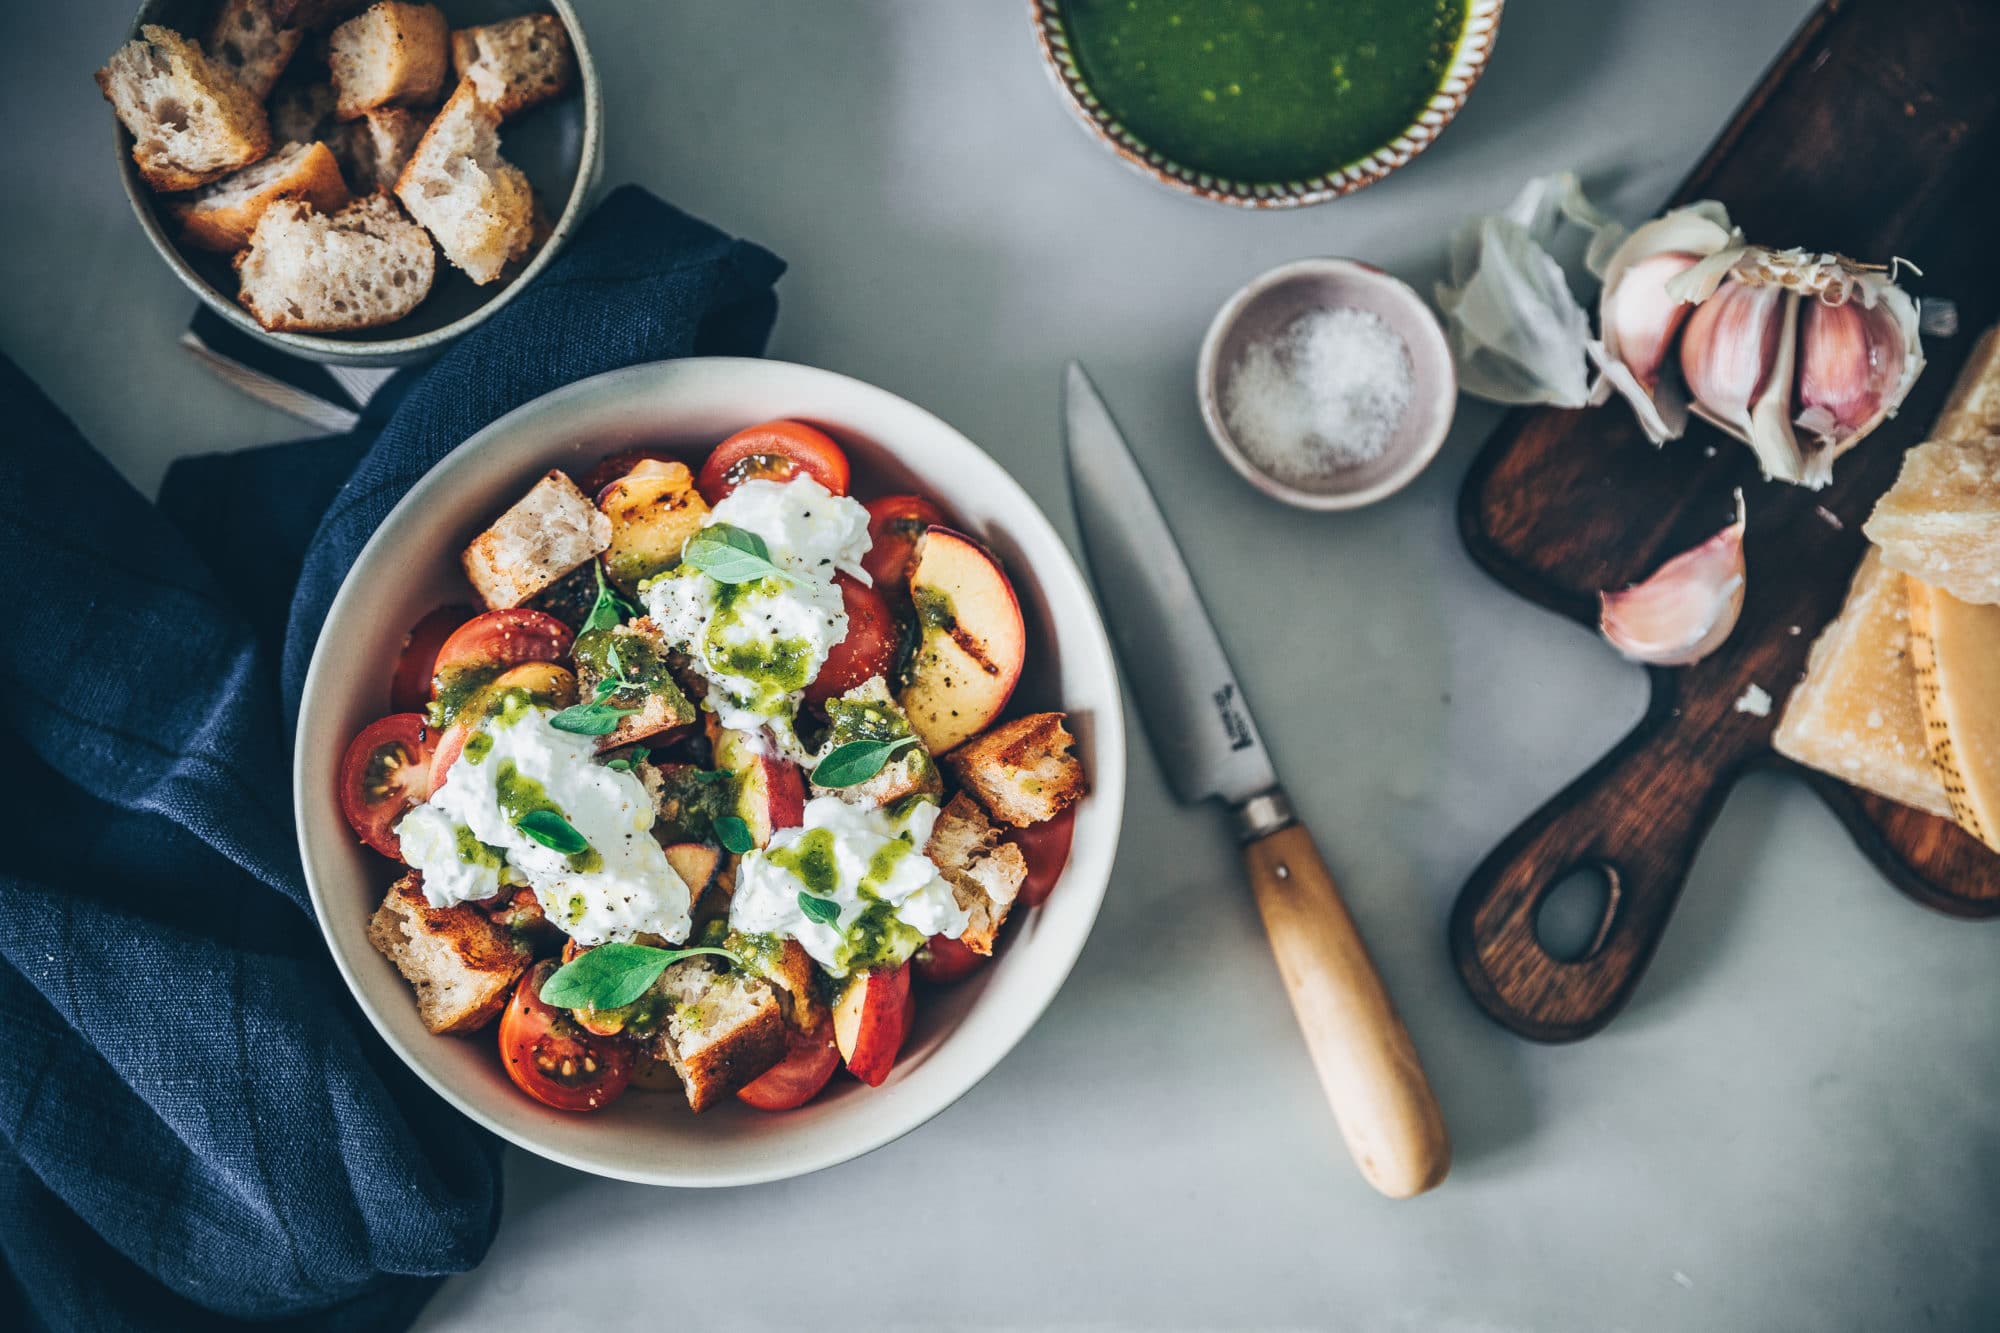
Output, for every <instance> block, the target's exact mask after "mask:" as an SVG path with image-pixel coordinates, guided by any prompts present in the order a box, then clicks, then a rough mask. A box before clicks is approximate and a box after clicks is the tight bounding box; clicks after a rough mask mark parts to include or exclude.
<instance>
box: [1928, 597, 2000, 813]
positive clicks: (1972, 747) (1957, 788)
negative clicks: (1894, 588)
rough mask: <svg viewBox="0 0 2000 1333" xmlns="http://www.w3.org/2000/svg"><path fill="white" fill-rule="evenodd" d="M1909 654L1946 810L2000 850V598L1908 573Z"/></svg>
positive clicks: (1932, 758)
mask: <svg viewBox="0 0 2000 1333" xmlns="http://www.w3.org/2000/svg"><path fill="white" fill-rule="evenodd" d="M1908 583H1909V601H1910V658H1911V662H1912V664H1913V666H1914V667H1915V669H1916V677H1917V698H1918V701H1919V703H1920V705H1921V707H1922V709H1923V714H1924V729H1925V733H1926V735H1927V736H1928V737H1929V740H1930V752H1931V760H1932V762H1933V763H1934V764H1935V765H1936V766H1937V771H1938V775H1939V777H1940V779H1941V780H1942V782H1943V786H1944V794H1945V799H1946V800H1948V801H1949V802H1950V803H1951V816H1952V818H1953V819H1955V820H1957V821H1958V824H1959V826H1960V827H1961V828H1963V829H1964V830H1965V831H1966V832H1967V833H1970V834H1971V835H1972V836H1973V837H1975V838H1978V839H1979V840H1980V841H1981V842H1983V843H1985V844H1986V845H1987V846H1988V847H1991V848H1993V849H1994V850H1995V851H2000V606H1977V605H1974V604H1972V603H1969V602H1961V601H1959V600H1958V599H1957V598H1956V597H1953V596H1952V595H1951V594H1950V593H1948V592H1943V591H1940V590H1939V589H1936V588H1932V587H1930V586H1928V585H1927V584H1924V583H1920V582H1918V581H1917V580H1915V579H1911V580H1908Z"/></svg>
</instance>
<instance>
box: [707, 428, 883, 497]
mask: <svg viewBox="0 0 2000 1333" xmlns="http://www.w3.org/2000/svg"><path fill="white" fill-rule="evenodd" d="M800 473H804V474H805V475H807V476H809V477H812V478H813V479H814V480H816V481H818V482H819V484H820V485H822V486H824V487H826V488H827V489H828V490H829V491H832V492H833V493H834V494H835V495H845V494H847V482H848V466H847V455H846V454H845V453H843V452H842V451H841V448H840V446H839V445H837V444H835V443H834V442H833V437H832V436H831V435H828V434H827V433H826V432H825V431H823V430H820V429H818V428H817V427H814V426H808V425H807V424H806V423H805V422H803V421H767V422H765V423H764V424H763V425H761V426H752V427H750V428H749V429H748V430H739V431H737V432H736V433H735V434H734V435H732V436H730V437H729V438H728V439H726V440H724V441H723V442H722V443H721V444H718V445H716V446H715V449H714V451H713V452H712V453H710V454H709V456H708V461H707V462H705V463H703V464H702V465H701V476H700V477H699V478H698V479H697V480H696V482H695V485H696V487H697V489H699V490H700V491H701V498H702V499H704V500H706V501H708V502H709V503H710V504H715V503H717V502H719V501H720V500H721V499H722V498H723V497H724V496H726V495H728V494H729V493H730V492H731V491H733V490H735V489H736V488H737V487H738V486H741V485H742V484H743V483H744V482H746V481H750V480H753V479H757V480H764V481H790V480H791V479H792V478H793V477H796V476H798V475H799V474H800Z"/></svg>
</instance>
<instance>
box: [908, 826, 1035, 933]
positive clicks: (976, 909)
mask: <svg viewBox="0 0 2000 1333" xmlns="http://www.w3.org/2000/svg"><path fill="white" fill-rule="evenodd" d="M924 855H925V856H927V857H929V858H930V860H931V863H932V864H933V865H935V866H936V867H937V868H938V873H939V874H940V875H943V876H944V879H945V883H947V884H949V885H951V892H952V897H953V898H955V899H956V900H957V902H958V905H959V906H960V907H963V908H964V909H965V910H966V911H968V912H970V913H971V914H972V919H971V920H970V921H969V922H968V923H967V924H966V927H965V933H964V934H962V935H960V936H959V937H958V938H959V939H960V941H961V942H963V943H964V945H965V947H966V948H968V949H970V950H972V951H973V952H974V953H977V954H990V953H992V952H993V942H994V940H995V939H997V938H998V937H999V935H1000V927H1001V926H1003V925H1005V924H1006V921H1007V913H1008V912H1010V911H1012V910H1013V907H1014V899H1015V898H1016V897H1018V896H1019V895H1020V892H1021V884H1022V882H1023V881H1025V880H1026V879H1027V878H1028V861H1027V858H1026V857H1024V856H1023V855H1022V854H1021V849H1020V848H1019V847H1016V846H1015V845H1014V844H1013V843H1011V842H1002V841H1001V840H1000V830H998V829H996V828H994V827H993V824H992V821H991V820H989V819H987V818H986V812H985V811H984V810H981V809H980V808H979V803H978V802H977V801H974V800H973V799H972V798H971V797H970V796H967V795H966V794H965V793H964V792H958V793H956V794H954V795H953V796H952V798H951V800H950V801H949V802H948V803H947V804H946V805H945V808H944V809H943V810H942V811H941V812H939V814H938V817H937V823H936V824H934V825H932V827H931V840H930V841H929V842H928V843H926V844H924Z"/></svg>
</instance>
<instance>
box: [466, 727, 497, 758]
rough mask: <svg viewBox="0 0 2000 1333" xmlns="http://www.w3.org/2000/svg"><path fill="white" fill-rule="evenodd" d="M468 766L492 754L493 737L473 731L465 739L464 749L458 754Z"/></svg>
mask: <svg viewBox="0 0 2000 1333" xmlns="http://www.w3.org/2000/svg"><path fill="white" fill-rule="evenodd" d="M459 753H460V755H461V757H463V758H464V760H465V762H466V763H468V764H476V763H479V762H480V761H481V760H483V759H485V758H486V756H487V755H489V754H492V753H493V736H492V733H490V732H485V731H475V732H473V733H472V734H471V735H470V736H467V737H466V738H465V749H463V750H461V751H460V752H459Z"/></svg>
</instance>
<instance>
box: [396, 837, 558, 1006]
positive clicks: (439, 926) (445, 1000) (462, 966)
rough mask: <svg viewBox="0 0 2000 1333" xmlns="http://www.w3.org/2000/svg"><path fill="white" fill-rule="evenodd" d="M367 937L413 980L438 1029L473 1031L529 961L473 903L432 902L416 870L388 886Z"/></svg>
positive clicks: (511, 988)
mask: <svg viewBox="0 0 2000 1333" xmlns="http://www.w3.org/2000/svg"><path fill="white" fill-rule="evenodd" d="M368 942H369V943H370V944H372V945H374V946H375V948H376V950H377V951H378V952H379V953H381V955H382V956H383V957H384V958H387V959H388V960H389V961H390V962H391V963H394V964H395V965H396V970H397V971H399V972H401V973H402V974H403V979H404V980H405V981H408V982H409V983H410V986H411V989H413V990H414V991H415V992H416V997H417V1016H418V1017H419V1018H421V1019H422V1020H423V1024H424V1027H426V1028H427V1029H429V1030H430V1031H432V1032H435V1033H446V1032H472V1031H476V1030H477V1029H479V1028H482V1027H485V1026H486V1025H487V1024H488V1023H490V1022H492V1021H493V1020H494V1019H495V1018H497V1017H498V1016H499V1014H500V1011H501V1010H502V1009H504V1008H506V1007H507V997H508V996H509V995H511V994H513V991H514V983H515V982H516V981H518V980H520V977H521V974H522V973H524V972H526V971H527V970H528V964H529V963H531V962H532V961H534V960H533V956H532V955H531V954H530V953H529V952H528V950H527V949H526V948H524V947H523V946H522V945H521V944H520V943H518V942H517V941H516V940H515V939H514V937H513V936H512V935H511V934H509V933H508V932H507V931H506V930H505V929H503V928H502V927H500V926H499V925H498V924H496V923H495V922H494V921H493V919H492V918H490V917H488V916H487V915H486V914H485V913H484V912H482V911H480V910H479V909H478V908H476V907H471V906H467V905H466V904H463V903H460V904H458V905H457V906H455V907H432V906H431V905H430V900H429V899H427V898H425V897H424V890H423V879H422V877H421V876H420V875H418V874H417V873H416V872H415V871H411V872H410V873H408V874H406V875H404V876H403V877H402V878H401V879H399V880H397V881H396V882H395V883H394V884H392V885H390V886H389V892H388V894H387V895H385V896H384V897H383V899H382V905H381V906H380V907H378V908H376V909H375V915H374V916H373V917H371V918H370V919H369V922H368ZM425 946H429V951H428V952H427V950H426V947H425Z"/></svg>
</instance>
